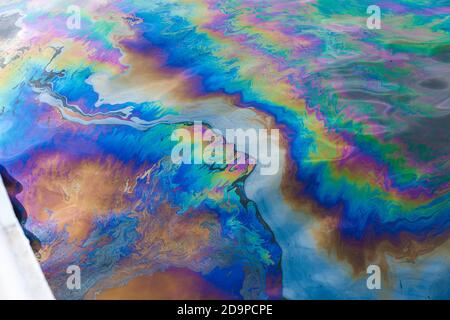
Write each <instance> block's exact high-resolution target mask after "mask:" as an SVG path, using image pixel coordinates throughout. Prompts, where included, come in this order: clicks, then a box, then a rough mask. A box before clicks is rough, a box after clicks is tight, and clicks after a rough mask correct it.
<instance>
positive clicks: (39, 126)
mask: <svg viewBox="0 0 450 320" xmlns="http://www.w3.org/2000/svg"><path fill="white" fill-rule="evenodd" d="M76 4H77V5H79V6H80V8H81V14H82V15H81V28H80V29H69V28H67V26H66V21H67V19H68V17H69V16H70V13H67V7H68V5H69V3H67V1H54V0H52V1H49V0H45V1H43V0H33V1H7V3H6V4H3V5H2V6H1V7H0V21H1V22H2V26H5V27H2V28H1V29H0V38H1V40H2V41H1V42H0V66H1V69H0V108H1V110H0V111H1V115H0V163H2V164H3V165H4V166H5V167H6V168H7V169H8V171H9V172H10V173H11V175H12V176H13V177H14V178H15V179H17V180H18V181H20V183H21V184H22V185H23V192H22V193H21V194H19V195H17V198H18V199H19V200H20V201H21V203H22V204H23V206H24V207H25V208H26V210H27V212H28V220H27V222H26V225H25V228H26V230H28V231H27V232H30V233H32V234H34V235H35V236H36V237H37V238H38V239H39V241H40V243H41V248H40V250H39V251H38V252H37V255H38V256H39V258H40V261H41V265H42V267H43V270H44V272H45V274H46V276H47V278H48V280H49V282H50V285H51V287H52V289H53V290H54V292H55V294H56V296H57V297H58V298H102V297H103V298H111V297H139V294H137V293H136V292H142V295H141V296H140V297H143V298H163V297H172V298H183V297H193V298H208V297H209V298H211V297H212V298H214V297H216V298H217V297H218V298H258V299H266V298H272V299H276V298H281V297H286V298H294V299H301V298H421V299H425V298H449V297H450V291H449V288H450V277H449V274H450V269H449V268H450V267H449V266H450V264H449V242H448V239H449V233H450V209H449V192H448V191H449V182H448V181H449V176H450V174H449V169H448V162H449V110H450V98H449V97H450V95H449V92H450V89H449V85H450V19H449V14H450V6H449V4H448V1H412V0H411V1H410V0H396V1H388V0H381V1H377V5H379V6H380V8H381V9H382V28H381V29H380V30H369V29H368V28H367V27H366V19H367V16H368V15H367V14H366V9H367V7H368V6H369V5H371V4H372V3H371V2H370V1H361V0H358V1H357V0H349V1H340V2H339V3H337V2H336V1H328V0H305V1H286V0H274V1H268V0H262V1H254V0H242V1H233V0H222V1H217V0H203V1H200V0H181V1H170V0H154V1H148V0H145V1H144V0H141V1H76ZM197 120H198V121H203V123H205V124H206V125H208V126H211V127H214V128H219V129H225V128H267V129H270V128H278V129H280V131H281V133H282V138H281V140H282V141H281V144H280V146H281V155H282V159H281V164H282V168H281V170H280V172H279V174H278V175H275V176H261V175H259V174H258V173H257V171H256V170H254V167H253V166H249V165H239V166H231V165H230V166H222V167H211V166H195V165H193V166H191V165H175V164H173V163H172V162H171V161H170V152H171V149H172V147H173V142H172V141H171V140H170V134H171V132H172V131H173V130H174V129H176V128H180V127H184V128H188V129H189V128H191V127H192V122H193V121H197ZM282 257H283V258H282ZM71 264H77V265H79V266H80V267H81V269H82V270H83V287H82V290H80V291H69V290H67V288H66V287H65V281H66V277H67V275H66V273H65V269H66V267H67V266H68V265H71ZM370 264H378V265H380V267H381V268H382V271H383V289H382V290H375V291H370V290H368V289H367V288H366V285H365V280H366V277H365V271H366V268H367V266H368V265H370ZM180 279H187V280H186V281H185V282H183V281H182V280H180ZM152 288H153V289H152Z"/></svg>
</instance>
